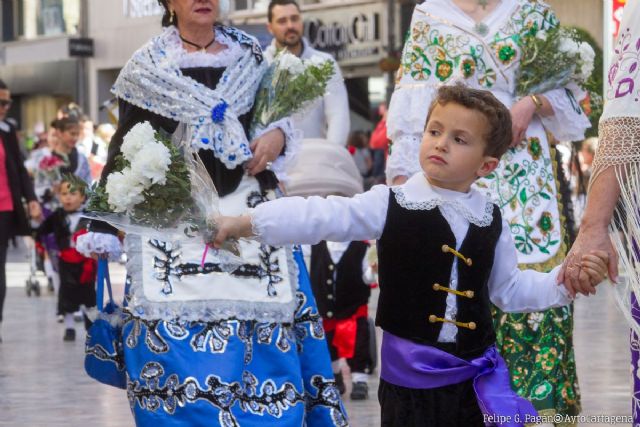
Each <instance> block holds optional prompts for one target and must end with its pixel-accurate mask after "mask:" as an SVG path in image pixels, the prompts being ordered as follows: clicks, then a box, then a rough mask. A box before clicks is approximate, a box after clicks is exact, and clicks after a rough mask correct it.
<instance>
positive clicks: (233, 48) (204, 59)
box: [164, 25, 243, 68]
mask: <svg viewBox="0 0 640 427" xmlns="http://www.w3.org/2000/svg"><path fill="white" fill-rule="evenodd" d="M164 33H165V37H166V38H165V40H166V42H167V47H168V49H170V51H171V54H172V55H175V56H174V58H175V61H176V62H177V64H178V66H179V67H180V68H196V67H215V68H224V67H228V66H230V65H232V64H234V63H236V62H237V61H238V59H239V58H240V57H241V56H242V54H243V50H242V46H241V45H240V43H238V42H237V41H236V40H234V39H232V38H231V37H229V36H228V35H227V34H225V33H224V32H223V31H222V30H221V28H220V27H216V28H215V33H216V41H217V42H218V43H221V44H223V45H225V46H227V48H226V49H224V50H221V51H220V52H217V53H216V54H211V53H206V52H187V50H186V49H185V48H184V45H183V44H182V40H180V33H179V31H178V29H177V28H176V27H175V26H173V25H172V26H169V27H166V28H165V29H164Z"/></svg>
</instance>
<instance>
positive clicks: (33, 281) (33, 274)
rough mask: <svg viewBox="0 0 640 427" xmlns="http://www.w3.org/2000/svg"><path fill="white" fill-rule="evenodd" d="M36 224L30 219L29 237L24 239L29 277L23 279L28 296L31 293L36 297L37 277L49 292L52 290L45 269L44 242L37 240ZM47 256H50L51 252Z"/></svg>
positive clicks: (38, 281) (37, 289) (51, 282)
mask: <svg viewBox="0 0 640 427" xmlns="http://www.w3.org/2000/svg"><path fill="white" fill-rule="evenodd" d="M37 225H38V224H37V223H35V222H34V221H32V223H31V239H25V241H26V244H27V248H28V252H27V259H28V261H29V277H28V278H27V280H26V281H25V290H26V293H27V296H28V297H30V296H31V294H34V295H35V296H37V297H39V296H40V280H39V277H40V278H42V279H43V280H45V281H46V283H47V289H48V291H49V292H53V291H54V287H53V281H52V280H51V278H50V277H48V276H47V273H46V270H45V259H46V256H47V250H46V248H45V245H44V243H43V242H41V241H39V240H38V237H37V233H36V230H37ZM49 256H51V254H50V255H49Z"/></svg>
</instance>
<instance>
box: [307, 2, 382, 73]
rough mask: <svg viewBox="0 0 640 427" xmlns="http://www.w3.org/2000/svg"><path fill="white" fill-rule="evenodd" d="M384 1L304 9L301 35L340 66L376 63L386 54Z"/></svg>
mask: <svg viewBox="0 0 640 427" xmlns="http://www.w3.org/2000/svg"><path fill="white" fill-rule="evenodd" d="M386 7H387V6H386V3H369V4H364V5H353V6H346V7H336V8H332V9H324V10H313V11H305V12H304V14H303V17H304V22H305V27H304V32H305V37H306V38H307V39H308V40H309V42H310V43H311V45H312V46H313V47H315V48H316V49H318V50H321V51H325V52H329V53H331V54H332V55H334V57H335V58H336V59H337V60H338V62H339V63H340V65H342V66H347V65H357V64H372V63H377V62H378V61H379V60H380V59H381V58H383V57H385V56H386V51H385V48H384V46H385V44H386V37H387V19H386Z"/></svg>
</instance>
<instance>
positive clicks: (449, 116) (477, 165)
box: [420, 102, 498, 192]
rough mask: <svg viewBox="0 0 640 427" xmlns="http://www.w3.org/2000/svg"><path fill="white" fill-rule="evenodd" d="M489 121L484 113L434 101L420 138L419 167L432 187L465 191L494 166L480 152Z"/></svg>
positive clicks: (492, 159) (495, 164) (491, 159)
mask: <svg viewBox="0 0 640 427" xmlns="http://www.w3.org/2000/svg"><path fill="white" fill-rule="evenodd" d="M488 126H489V123H488V122H487V119H486V118H485V117H484V115H483V114H482V113H481V112H479V111H475V110H471V109H468V108H466V107H463V106H462V105H460V104H455V103H453V102H449V103H447V104H446V105H440V104H437V105H436V106H435V107H434V109H433V111H432V112H431V117H430V118H429V122H428V123H427V127H426V129H425V131H424V135H423V137H422V145H421V146H420V166H422V170H423V171H424V173H425V175H426V176H427V179H428V180H429V182H430V183H431V184H433V185H435V186H436V187H440V188H445V189H448V190H454V191H460V192H467V191H469V188H470V187H471V184H473V182H474V181H475V180H476V178H478V177H482V176H486V175H488V174H489V173H491V171H493V170H494V169H495V168H496V167H497V166H498V159H496V158H495V157H491V156H487V155H485V154H484V151H485V148H486V141H485V140H484V138H485V135H487V134H488V133H489V132H488V131H489V129H488Z"/></svg>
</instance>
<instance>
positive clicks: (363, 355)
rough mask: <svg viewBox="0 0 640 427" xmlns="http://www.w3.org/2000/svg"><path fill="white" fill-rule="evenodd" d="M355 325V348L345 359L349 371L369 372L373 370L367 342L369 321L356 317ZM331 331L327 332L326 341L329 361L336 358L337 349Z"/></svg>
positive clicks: (368, 338)
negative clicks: (349, 356) (329, 356)
mask: <svg viewBox="0 0 640 427" xmlns="http://www.w3.org/2000/svg"><path fill="white" fill-rule="evenodd" d="M356 322H357V326H356V348H355V351H354V352H353V357H352V358H350V359H347V364H348V365H349V369H351V372H362V373H366V374H370V373H371V371H372V370H373V359H372V355H371V352H370V344H369V340H370V337H369V322H368V319H367V318H366V317H361V318H359V319H357V321H356ZM333 335H334V334H333V331H331V332H327V343H328V344H329V353H330V354H331V361H332V362H333V361H334V360H337V359H338V351H337V350H336V348H335V347H334V346H333V344H332V342H333Z"/></svg>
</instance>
